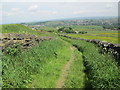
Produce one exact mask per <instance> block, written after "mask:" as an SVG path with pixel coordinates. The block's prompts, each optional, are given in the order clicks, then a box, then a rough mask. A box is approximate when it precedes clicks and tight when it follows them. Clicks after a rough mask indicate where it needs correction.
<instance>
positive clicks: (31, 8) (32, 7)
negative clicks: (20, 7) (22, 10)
mask: <svg viewBox="0 0 120 90" xmlns="http://www.w3.org/2000/svg"><path fill="white" fill-rule="evenodd" d="M37 9H38V5H33V6H30V7H29V8H28V10H29V11H35V10H37Z"/></svg>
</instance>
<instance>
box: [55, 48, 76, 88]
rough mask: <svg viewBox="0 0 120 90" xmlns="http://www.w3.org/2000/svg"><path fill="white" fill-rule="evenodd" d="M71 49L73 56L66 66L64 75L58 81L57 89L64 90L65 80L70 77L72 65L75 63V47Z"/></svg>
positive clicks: (63, 71)
mask: <svg viewBox="0 0 120 90" xmlns="http://www.w3.org/2000/svg"><path fill="white" fill-rule="evenodd" d="M70 49H71V50H72V54H71V57H70V60H69V61H68V62H67V64H66V65H65V66H64V68H63V70H62V73H61V75H60V78H59V79H58V81H57V83H56V88H62V87H63V85H64V82H65V79H66V77H67V75H68V70H69V69H70V66H71V65H72V63H73V61H74V49H75V48H74V47H72V46H71V47H70Z"/></svg>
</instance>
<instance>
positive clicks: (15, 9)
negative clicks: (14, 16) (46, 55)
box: [11, 8, 20, 12]
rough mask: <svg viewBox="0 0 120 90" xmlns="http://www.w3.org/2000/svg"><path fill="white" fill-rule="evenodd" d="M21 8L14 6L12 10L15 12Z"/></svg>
mask: <svg viewBox="0 0 120 90" xmlns="http://www.w3.org/2000/svg"><path fill="white" fill-rule="evenodd" d="M19 10H20V8H12V9H11V11H13V12H18V11H19Z"/></svg>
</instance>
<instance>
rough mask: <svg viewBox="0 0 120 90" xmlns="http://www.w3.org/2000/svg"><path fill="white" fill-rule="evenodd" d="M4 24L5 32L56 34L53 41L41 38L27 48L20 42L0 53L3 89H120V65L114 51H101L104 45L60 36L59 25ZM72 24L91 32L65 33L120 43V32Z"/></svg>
mask: <svg viewBox="0 0 120 90" xmlns="http://www.w3.org/2000/svg"><path fill="white" fill-rule="evenodd" d="M53 23H54V22H53ZM53 23H51V22H50V23H49V24H53ZM0 27H2V29H0V31H1V33H3V34H4V33H17V34H31V35H37V36H40V37H43V36H50V37H54V39H53V40H48V41H46V40H43V41H40V42H39V44H37V45H36V46H34V47H32V48H29V49H27V50H24V49H22V48H21V45H20V44H14V45H12V47H7V48H5V51H6V52H5V51H3V52H2V53H1V54H0V55H1V56H2V81H3V86H2V87H3V88H59V87H60V88H83V89H86V88H92V89H111V88H114V89H118V88H120V80H119V79H120V78H119V77H120V75H119V66H118V62H117V61H116V60H115V58H114V56H113V55H112V53H101V50H102V48H100V47H98V46H96V45H94V44H92V43H90V42H86V41H82V40H73V39H68V38H65V37H61V36H58V34H59V32H57V29H56V28H57V27H61V26H58V25H57V26H55V27H53V26H51V27H50V28H49V27H48V26H46V27H42V28H39V29H38V30H32V29H31V28H30V27H26V26H24V25H21V24H6V25H0ZM71 27H72V28H73V30H75V31H76V30H80V31H87V33H86V34H69V33H62V34H65V35H67V36H70V37H76V38H84V39H98V40H101V41H107V42H111V43H118V38H119V37H118V34H117V32H118V31H105V30H103V28H102V27H101V26H95V25H94V26H93V25H92V26H77V25H71ZM41 30H42V31H41ZM47 31H52V32H47ZM58 86H59V87H58Z"/></svg>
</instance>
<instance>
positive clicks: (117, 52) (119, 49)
mask: <svg viewBox="0 0 120 90" xmlns="http://www.w3.org/2000/svg"><path fill="white" fill-rule="evenodd" d="M60 36H63V37H66V38H70V39H76V40H84V41H86V42H91V43H94V44H96V45H98V46H99V47H101V48H102V50H101V53H103V52H102V51H104V52H105V53H109V52H110V53H112V54H113V55H114V57H115V59H116V60H117V62H118V65H120V44H112V43H108V42H104V41H99V40H96V39H92V40H88V39H81V38H73V37H70V36H66V35H60Z"/></svg>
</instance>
